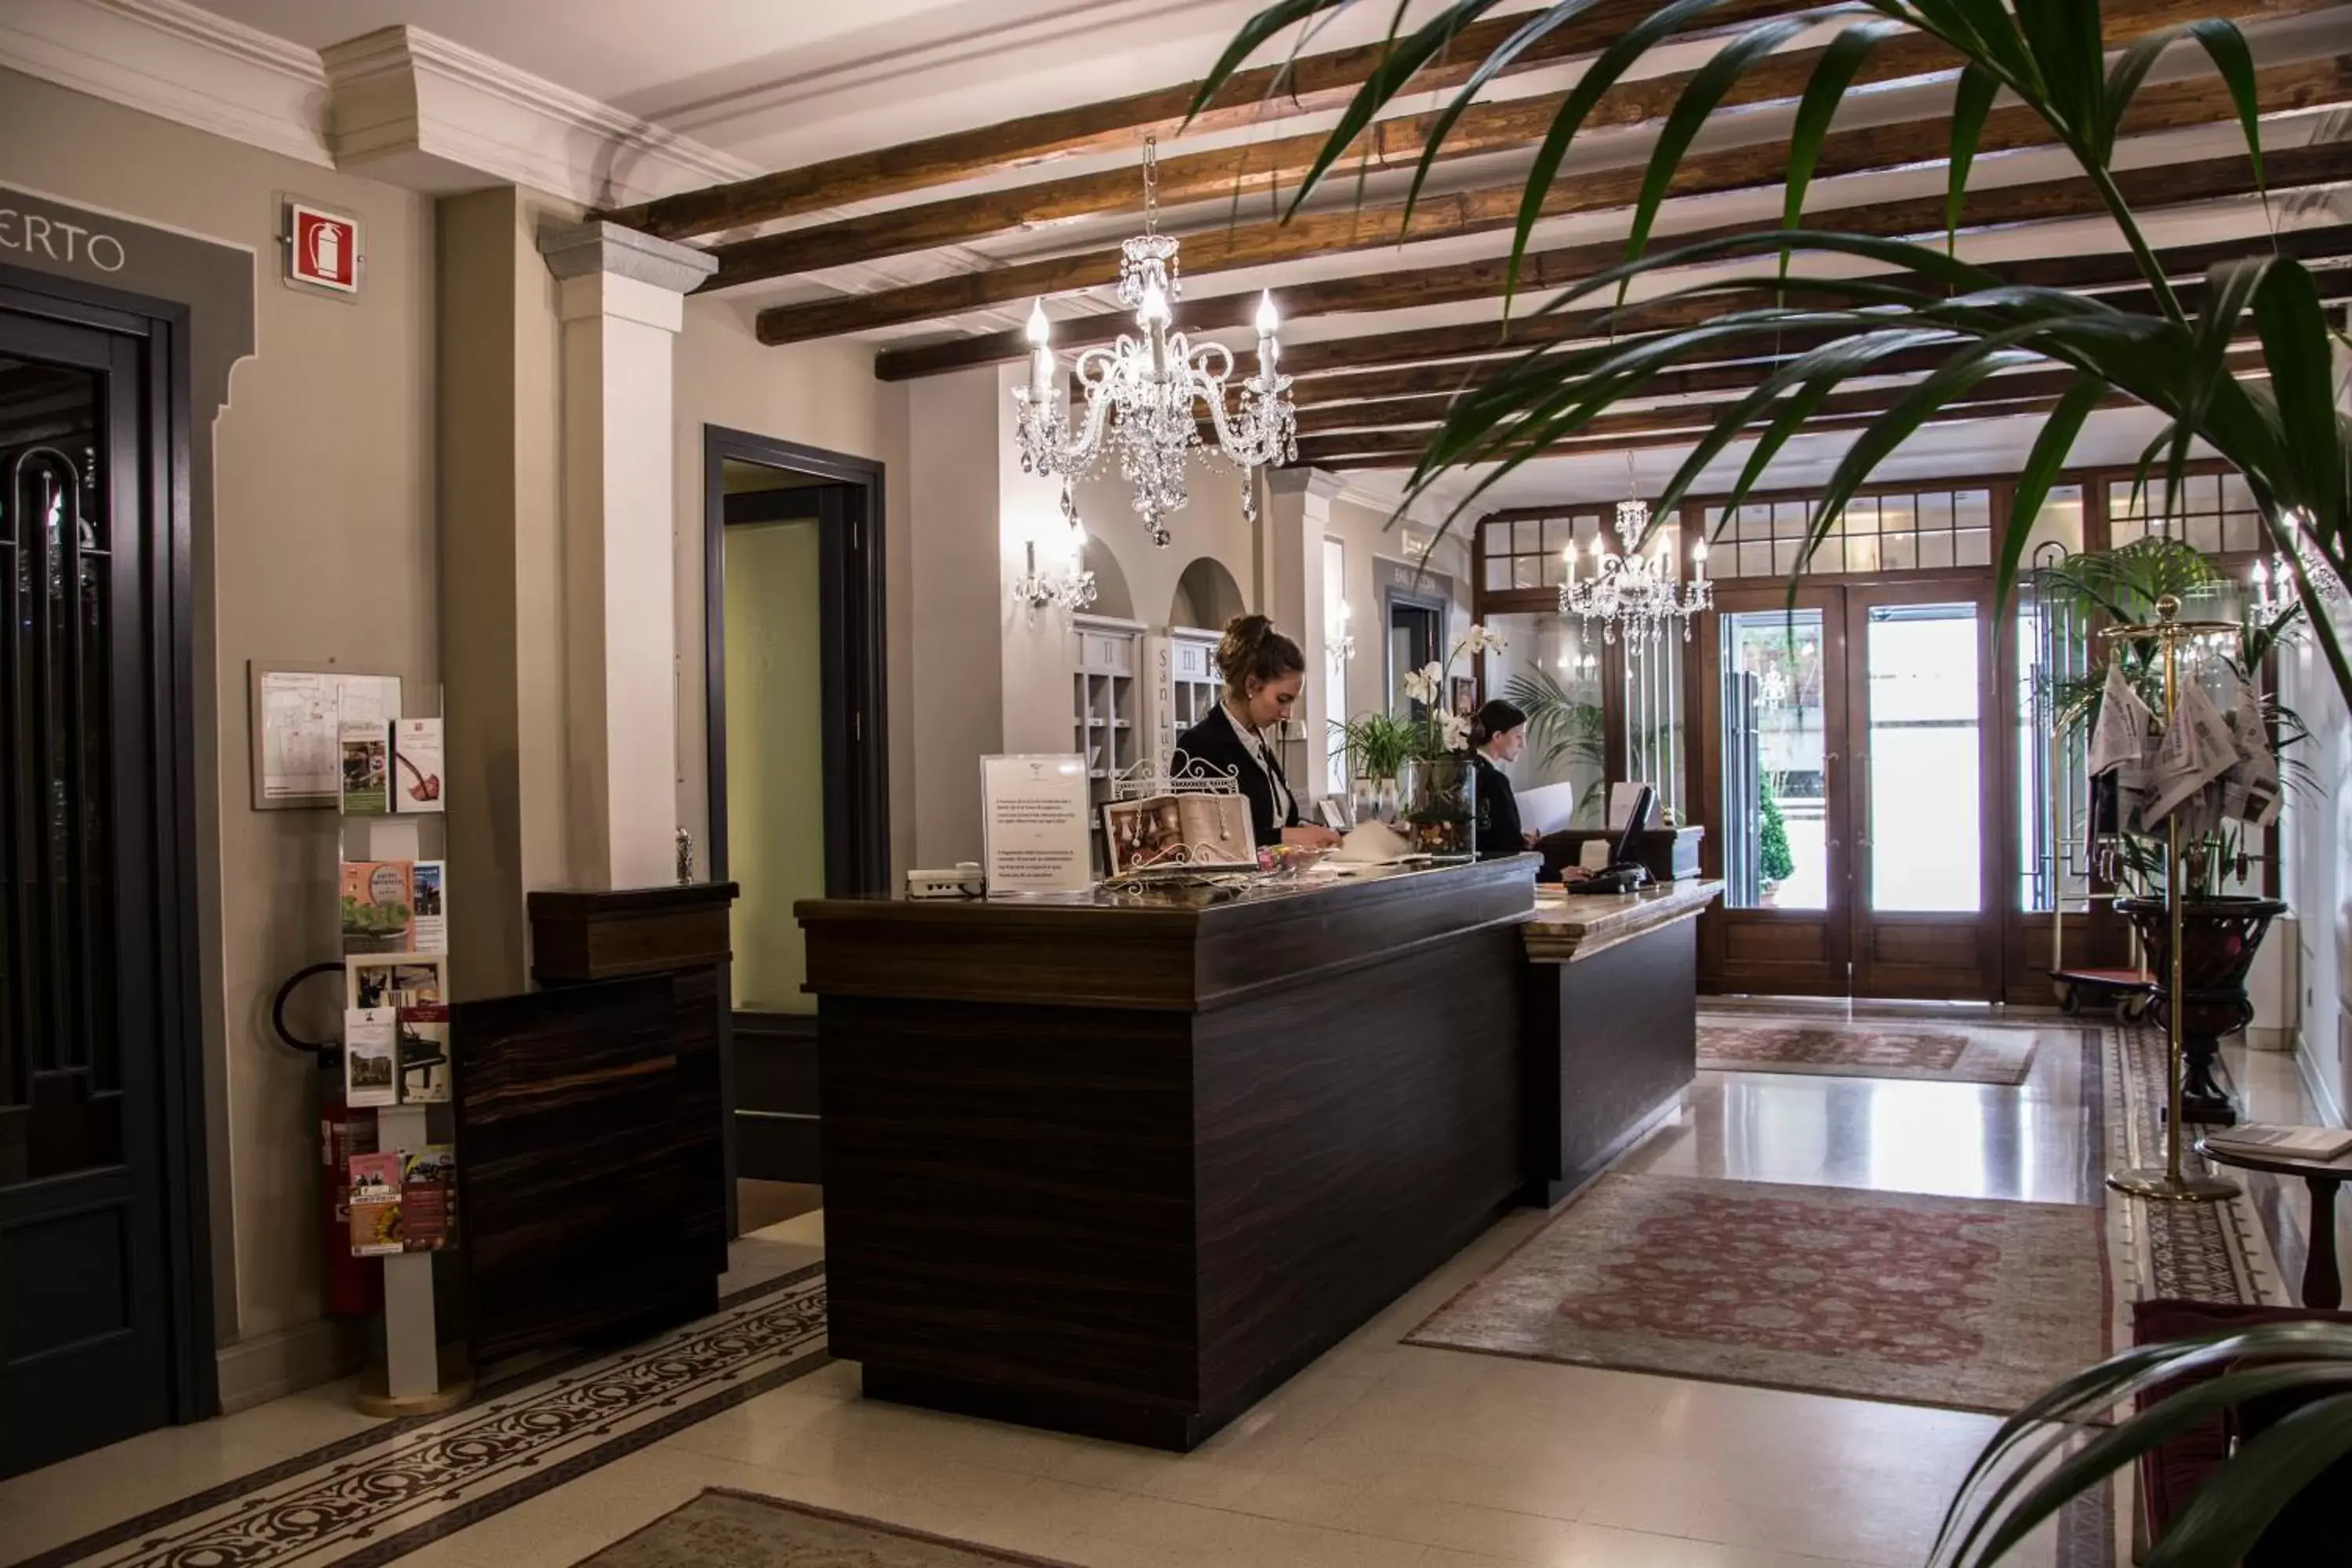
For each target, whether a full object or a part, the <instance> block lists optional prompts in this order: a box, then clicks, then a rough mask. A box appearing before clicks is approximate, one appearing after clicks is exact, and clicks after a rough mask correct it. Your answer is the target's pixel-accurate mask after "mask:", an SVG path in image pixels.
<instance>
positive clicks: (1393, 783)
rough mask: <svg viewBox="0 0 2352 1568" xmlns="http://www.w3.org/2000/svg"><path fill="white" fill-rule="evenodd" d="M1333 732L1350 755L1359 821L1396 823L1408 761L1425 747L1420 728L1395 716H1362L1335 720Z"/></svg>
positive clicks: (1378, 714)
mask: <svg viewBox="0 0 2352 1568" xmlns="http://www.w3.org/2000/svg"><path fill="white" fill-rule="evenodd" d="M1331 731H1332V733H1334V734H1335V735H1337V736H1338V737H1339V744H1340V747H1341V748H1342V749H1343V750H1344V751H1345V752H1346V753H1347V757H1348V777H1349V779H1350V780H1351V781H1352V782H1353V784H1354V786H1355V787H1354V790H1353V791H1352V796H1353V801H1354V805H1355V813H1356V820H1357V821H1359V822H1365V821H1370V820H1373V819H1375V818H1377V819H1378V820H1380V821H1382V822H1388V821H1391V820H1393V819H1394V818H1395V816H1396V814H1397V794H1398V784H1397V781H1398V779H1399V778H1400V777H1402V775H1403V773H1404V764H1405V759H1407V758H1408V757H1410V756H1412V753H1413V749H1414V748H1415V747H1416V746H1418V745H1419V744H1420V743H1421V731H1420V726H1418V725H1417V724H1415V723H1414V722H1413V721H1412V720H1410V719H1406V718H1401V717H1399V716H1398V715H1396V714H1393V713H1359V714H1357V715H1356V716H1355V717H1354V718H1352V719H1334V720H1332V721H1331Z"/></svg>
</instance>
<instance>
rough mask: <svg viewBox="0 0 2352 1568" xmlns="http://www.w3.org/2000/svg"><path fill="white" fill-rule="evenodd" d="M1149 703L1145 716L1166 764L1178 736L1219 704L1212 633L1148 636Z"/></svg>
mask: <svg viewBox="0 0 2352 1568" xmlns="http://www.w3.org/2000/svg"><path fill="white" fill-rule="evenodd" d="M1150 658H1151V664H1152V683H1151V703H1150V714H1149V715H1148V717H1149V719H1150V730H1151V733H1152V735H1153V737H1154V742H1153V743H1154V745H1155V746H1156V747H1157V750H1156V751H1155V752H1154V753H1153V755H1154V757H1155V759H1156V760H1157V761H1159V762H1161V763H1165V762H1166V761H1167V760H1168V755H1169V753H1170V752H1173V751H1174V750H1175V749H1176V737H1177V736H1179V735H1181V734H1182V733H1183V732H1184V731H1187V730H1189V729H1191V728H1192V726H1193V725H1195V724H1197V723H1199V722H1200V721H1202V720H1203V719H1205V718H1207V717H1208V716H1209V713H1210V711H1211V710H1213V709H1214V708H1215V707H1216V705H1217V694H1218V692H1219V690H1220V689H1222V684H1223V683H1222V682H1221V680H1220V679H1219V678H1218V675H1217V637H1216V634H1215V633H1213V632H1204V631H1195V630H1193V629H1192V628H1190V627H1186V626H1175V627H1171V629H1170V630H1169V631H1168V632H1167V634H1166V635H1164V636H1161V637H1153V638H1151V639H1150Z"/></svg>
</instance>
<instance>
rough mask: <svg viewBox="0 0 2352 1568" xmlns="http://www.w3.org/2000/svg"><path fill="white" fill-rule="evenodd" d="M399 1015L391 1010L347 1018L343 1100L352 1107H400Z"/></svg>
mask: <svg viewBox="0 0 2352 1568" xmlns="http://www.w3.org/2000/svg"><path fill="white" fill-rule="evenodd" d="M398 1026H399V1015H398V1014H397V1013H395V1012H394V1010H393V1009H392V1008H390V1007H352V1008H350V1009H348V1010H346V1011H345V1012H344V1014H343V1099H344V1100H346V1101H348V1102H349V1103H351V1104H352V1105H397V1104H399V1103H400V1082H399V1077H400V1075H399V1069H398V1068H397V1066H396V1063H397V1059H398V1032H397V1031H398Z"/></svg>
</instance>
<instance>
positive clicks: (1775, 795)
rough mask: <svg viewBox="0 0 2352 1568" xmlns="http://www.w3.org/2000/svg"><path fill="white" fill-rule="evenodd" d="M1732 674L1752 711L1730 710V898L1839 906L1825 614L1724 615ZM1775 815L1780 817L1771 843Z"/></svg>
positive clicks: (1793, 906)
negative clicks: (1827, 743)
mask: <svg viewBox="0 0 2352 1568" xmlns="http://www.w3.org/2000/svg"><path fill="white" fill-rule="evenodd" d="M1721 619H1722V632H1721V636H1722V638H1723V643H1722V647H1723V668H1725V670H1727V671H1730V672H1737V674H1738V675H1742V676H1745V678H1746V679H1744V680H1741V679H1737V678H1736V677H1735V680H1734V682H1733V689H1735V690H1741V689H1744V691H1745V695H1746V697H1747V699H1748V708H1747V710H1746V711H1745V712H1741V711H1738V710H1737V709H1736V708H1735V707H1734V706H1733V705H1731V704H1727V705H1726V708H1725V711H1724V714H1723V731H1724V732H1723V736H1722V751H1721V755H1722V758H1723V786H1724V802H1723V805H1724V811H1723V821H1724V824H1725V826H1724V876H1725V883H1726V886H1725V889H1724V894H1725V896H1724V902H1725V903H1726V904H1727V905H1728V906H1730V907H1731V908H1734V909H1778V910H1822V909H1826V908H1828V907H1829V835H1828V832H1827V829H1826V826H1825V825H1824V822H1823V814H1822V773H1823V768H1824V763H1826V761H1827V757H1826V755H1825V752H1824V747H1823V742H1822V660H1821V647H1822V613H1821V611H1819V610H1798V611H1796V612H1794V614H1793V615H1792V614H1791V613H1790V612H1789V611H1786V610H1779V609H1774V610H1748V611H1737V612H1726V613H1725V614H1724V616H1722V617H1721ZM1767 813H1771V814H1775V815H1777V816H1779V817H1780V829H1781V831H1780V834H1779V835H1778V836H1777V837H1779V838H1780V840H1781V842H1780V844H1777V845H1776V844H1769V843H1768V842H1767V840H1768V832H1767V828H1766V826H1765V825H1766V822H1767V820H1768V817H1767Z"/></svg>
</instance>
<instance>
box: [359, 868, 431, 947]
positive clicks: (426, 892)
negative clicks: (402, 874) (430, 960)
mask: <svg viewBox="0 0 2352 1568" xmlns="http://www.w3.org/2000/svg"><path fill="white" fill-rule="evenodd" d="M447 865H448V863H447V862H446V861H443V860H419V861H417V862H416V863H415V869H414V871H412V873H411V874H410V878H409V892H410V895H411V898H410V904H411V907H412V908H413V909H414V910H415V913H416V919H415V924H414V925H413V926H411V927H410V930H409V933H408V951H409V952H448V951H449V913H448V906H447V905H446V903H444V902H443V884H444V883H445V882H446V872H447ZM345 951H346V952H348V951H349V949H346V950H345Z"/></svg>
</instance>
